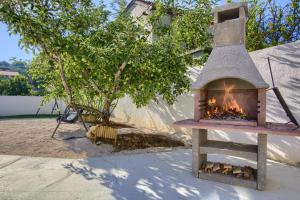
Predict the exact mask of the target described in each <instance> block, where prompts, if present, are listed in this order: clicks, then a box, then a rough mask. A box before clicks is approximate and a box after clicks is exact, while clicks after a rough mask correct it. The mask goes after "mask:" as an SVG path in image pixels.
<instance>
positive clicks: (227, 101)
mask: <svg viewBox="0 0 300 200" xmlns="http://www.w3.org/2000/svg"><path fill="white" fill-rule="evenodd" d="M233 89H234V85H229V86H228V85H226V83H225V82H224V91H225V94H224V97H223V103H222V109H223V110H225V111H227V110H234V111H237V112H241V113H243V109H242V108H241V107H240V106H239V104H238V103H237V101H236V99H235V98H234V97H233V95H232V94H231V92H232V90H233Z"/></svg>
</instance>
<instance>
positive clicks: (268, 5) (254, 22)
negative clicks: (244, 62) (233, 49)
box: [247, 0, 300, 51]
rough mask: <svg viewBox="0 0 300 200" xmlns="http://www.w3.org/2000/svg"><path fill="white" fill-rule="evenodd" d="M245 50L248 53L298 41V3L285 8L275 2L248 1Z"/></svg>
mask: <svg viewBox="0 0 300 200" xmlns="http://www.w3.org/2000/svg"><path fill="white" fill-rule="evenodd" d="M249 4H250V8H249V10H250V13H249V19H248V22H247V49H248V50H250V51H254V50H258V49H262V48H266V47H270V46H275V45H279V44H283V43H288V42H294V41H296V40H299V39H300V2H299V0H290V2H289V3H288V4H286V5H285V6H280V4H279V3H278V2H277V1H275V0H267V1H264V0H249Z"/></svg>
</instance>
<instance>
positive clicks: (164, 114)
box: [114, 41, 300, 164]
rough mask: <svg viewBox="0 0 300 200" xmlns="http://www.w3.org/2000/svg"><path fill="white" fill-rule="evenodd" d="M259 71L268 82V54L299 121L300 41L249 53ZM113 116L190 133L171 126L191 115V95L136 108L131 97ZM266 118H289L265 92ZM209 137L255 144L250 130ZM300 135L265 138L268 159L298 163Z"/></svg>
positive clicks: (194, 73) (214, 133) (194, 74)
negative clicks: (167, 103) (172, 101)
mask: <svg viewBox="0 0 300 200" xmlns="http://www.w3.org/2000/svg"><path fill="white" fill-rule="evenodd" d="M250 55H251V57H252V59H253V60H254V62H255V64H256V66H257V68H258V70H259V71H260V73H261V74H262V76H263V78H264V79H265V81H266V82H268V83H269V84H270V85H271V78H270V72H269V68H268V62H267V57H268V56H269V57H270V58H271V63H272V67H273V73H274V79H275V82H276V85H277V86H278V87H279V89H280V91H281V92H282V94H283V96H284V98H285V100H286V101H287V103H288V105H289V107H290V109H291V110H292V111H293V113H294V115H295V116H296V118H297V119H298V121H299V122H300V41H298V42H296V43H291V44H287V45H281V46H277V47H272V48H268V49H263V50H259V51H255V52H251V53H250ZM200 72H201V70H199V68H194V69H192V70H191V72H190V77H191V79H192V80H195V78H196V77H197V76H198V75H199V73H200ZM114 115H115V116H116V117H117V118H120V120H121V121H124V122H128V123H131V124H133V125H135V126H138V127H145V128H150V129H153V130H156V131H169V132H170V131H171V132H174V133H176V132H184V133H186V136H187V137H189V136H190V135H191V130H188V129H174V127H173V126H172V124H173V122H175V121H177V120H183V119H187V118H193V96H192V94H186V95H182V96H180V97H179V98H178V99H177V102H176V103H175V104H174V105H173V106H168V105H166V104H165V103H164V102H163V101H160V102H159V104H156V103H150V105H149V106H146V107H142V108H136V106H135V105H134V104H133V103H132V101H131V99H130V98H128V97H127V98H124V99H121V100H120V101H119V104H118V106H117V108H116V109H115V112H114ZM267 121H273V122H282V123H285V122H287V121H288V119H287V117H286V114H285V112H284V111H283V109H282V108H281V105H280V104H279V102H278V100H277V99H276V97H275V96H274V94H273V93H272V91H269V92H268V95H267ZM211 133H212V134H210V136H211V137H212V138H214V139H219V140H231V141H237V142H244V143H255V142H256V135H255V134H251V133H245V134H237V133H228V132H223V131H211ZM299 152H300V137H287V136H272V135H269V137H268V155H269V157H270V158H272V159H275V160H279V161H283V162H289V163H293V164H295V163H298V162H300V153H299Z"/></svg>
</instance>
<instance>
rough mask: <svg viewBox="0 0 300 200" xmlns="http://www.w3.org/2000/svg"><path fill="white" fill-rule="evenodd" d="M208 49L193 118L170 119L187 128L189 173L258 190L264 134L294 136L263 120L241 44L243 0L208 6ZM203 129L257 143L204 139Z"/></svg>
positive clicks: (254, 76) (254, 74)
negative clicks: (219, 157) (221, 159)
mask: <svg viewBox="0 0 300 200" xmlns="http://www.w3.org/2000/svg"><path fill="white" fill-rule="evenodd" d="M212 12H213V15H214V48H213V50H212V52H211V54H210V56H209V58H208V60H207V62H206V64H205V66H204V68H203V70H202V72H201V74H200V75H199V77H198V79H197V80H196V82H195V83H194V84H193V85H192V91H193V93H194V119H188V120H183V121H179V122H176V123H175V125H176V126H180V127H188V128H192V129H193V136H192V148H193V164H192V168H193V175H194V176H195V177H198V178H201V179H208V180H214V181H218V182H223V183H229V184H235V185H242V186H246V187H251V188H255V189H258V190H263V189H264V186H265V182H266V156H267V135H268V134H281V135H298V136H299V135H300V131H299V129H298V128H297V127H295V126H294V125H292V124H275V123H267V122H266V91H267V89H268V88H269V85H268V84H267V83H266V82H265V81H264V80H263V78H262V76H261V75H260V73H259V71H258V70H257V68H256V66H255V64H254V62H253V61H252V59H251V57H250V55H249V54H248V52H247V50H246V48H245V37H246V33H245V29H246V20H247V16H248V5H247V3H230V4H225V5H223V6H218V7H215V8H214V9H213V11H212ZM208 129H215V130H225V131H230V130H234V131H241V134H242V132H253V133H256V134H257V144H256V145H250V144H242V143H235V142H224V141H215V140H208V138H207V134H208V131H207V130H208ZM207 154H225V155H231V156H237V157H242V158H246V159H250V160H254V161H256V162H257V168H256V169H253V168H251V167H248V166H232V165H231V164H230V163H213V162H209V161H208V160H207Z"/></svg>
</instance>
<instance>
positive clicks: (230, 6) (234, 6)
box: [211, 2, 248, 16]
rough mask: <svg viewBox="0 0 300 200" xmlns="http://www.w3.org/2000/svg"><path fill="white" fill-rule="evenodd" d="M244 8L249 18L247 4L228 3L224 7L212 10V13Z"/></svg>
mask: <svg viewBox="0 0 300 200" xmlns="http://www.w3.org/2000/svg"><path fill="white" fill-rule="evenodd" d="M241 7H243V8H244V9H245V13H246V16H248V3H247V2H237V3H226V4H224V5H222V6H216V7H214V8H213V9H212V11H211V13H219V12H224V11H225V12H226V11H231V10H234V9H237V8H241Z"/></svg>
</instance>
